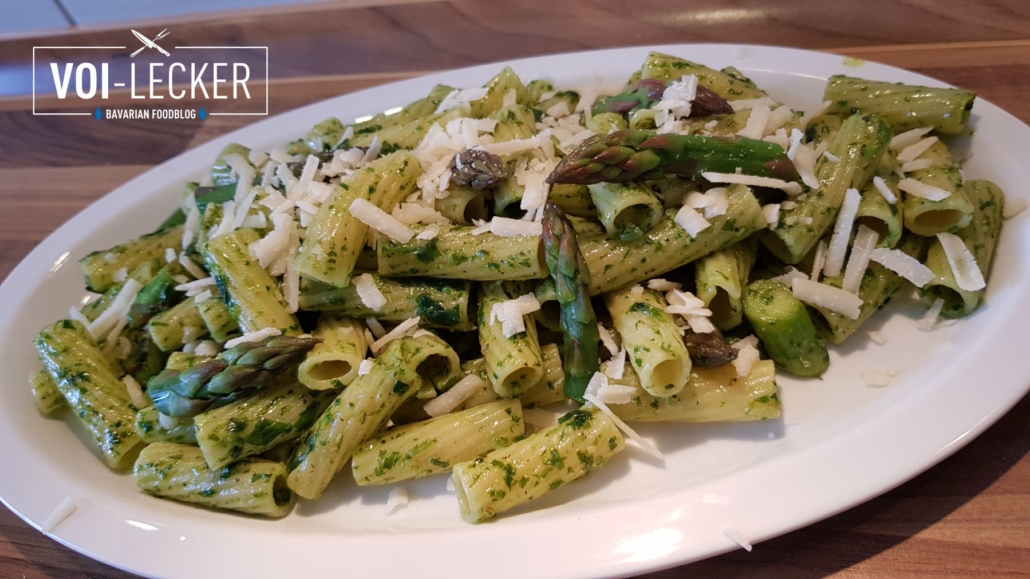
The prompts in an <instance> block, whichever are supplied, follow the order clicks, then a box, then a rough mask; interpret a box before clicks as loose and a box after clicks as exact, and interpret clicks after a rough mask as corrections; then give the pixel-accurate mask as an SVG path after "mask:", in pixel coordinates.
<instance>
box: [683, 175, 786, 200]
mask: <svg viewBox="0 0 1030 579" xmlns="http://www.w3.org/2000/svg"><path fill="white" fill-rule="evenodd" d="M701 176H702V177H704V178H705V179H706V180H707V181H708V182H709V183H735V184H740V185H749V186H752V187H768V188H770V189H780V190H781V191H786V192H787V194H788V195H796V194H798V193H801V188H800V186H799V185H798V184H797V183H790V182H787V181H784V180H782V179H773V178H772V177H758V176H755V175H741V174H740V173H713V172H711V171H705V172H703V173H701Z"/></svg>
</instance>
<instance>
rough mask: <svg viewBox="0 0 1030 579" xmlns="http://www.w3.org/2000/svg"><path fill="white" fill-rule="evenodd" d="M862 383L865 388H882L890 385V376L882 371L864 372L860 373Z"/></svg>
mask: <svg viewBox="0 0 1030 579" xmlns="http://www.w3.org/2000/svg"><path fill="white" fill-rule="evenodd" d="M862 381H864V382H865V385H866V386H870V387H873V388H882V387H884V386H887V385H889V384H890V383H891V377H890V374H888V373H887V372H884V371H882V370H866V371H865V372H862Z"/></svg>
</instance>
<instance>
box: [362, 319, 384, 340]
mask: <svg viewBox="0 0 1030 579" xmlns="http://www.w3.org/2000/svg"><path fill="white" fill-rule="evenodd" d="M365 325H367V326H368V329H369V330H371V331H372V335H373V336H375V339H376V340H378V339H379V338H382V337H383V336H385V335H386V328H384V327H383V325H382V324H380V323H379V320H377V319H375V318H365ZM371 341H373V342H374V341H375V340H371Z"/></svg>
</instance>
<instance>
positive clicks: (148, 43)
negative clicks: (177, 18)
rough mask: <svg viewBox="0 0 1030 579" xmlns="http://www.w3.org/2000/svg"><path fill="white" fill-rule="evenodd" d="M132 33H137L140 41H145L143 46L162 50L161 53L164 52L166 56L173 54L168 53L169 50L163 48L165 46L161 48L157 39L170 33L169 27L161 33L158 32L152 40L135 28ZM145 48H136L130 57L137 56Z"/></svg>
mask: <svg viewBox="0 0 1030 579" xmlns="http://www.w3.org/2000/svg"><path fill="white" fill-rule="evenodd" d="M132 33H133V34H135V35H136V38H139V41H140V42H142V43H143V48H153V49H154V50H157V51H158V52H160V53H161V54H163V55H165V56H171V54H168V51H166V50H165V49H163V48H161V47H160V46H158V45H157V41H158V40H161V39H162V38H164V37H165V35H166V34H168V29H167V28H165V29H164V30H162V31H161V32H160V33H158V35H157V36H155V37H154V40H150V39H149V38H147V37H146V36H143V35H142V34H140V33H139V32H136V31H135V30H133V31H132ZM143 48H140V49H138V50H136V52H133V53H132V54H130V55H129V58H136V55H137V54H139V53H141V52H143Z"/></svg>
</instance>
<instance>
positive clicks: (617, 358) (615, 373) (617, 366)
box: [604, 348, 626, 380]
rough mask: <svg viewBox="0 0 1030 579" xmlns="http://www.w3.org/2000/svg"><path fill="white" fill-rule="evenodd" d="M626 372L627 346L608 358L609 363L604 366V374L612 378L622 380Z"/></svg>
mask: <svg viewBox="0 0 1030 579" xmlns="http://www.w3.org/2000/svg"><path fill="white" fill-rule="evenodd" d="M625 373H626V348H620V349H619V351H618V352H617V353H616V354H615V355H614V356H612V357H611V358H609V359H608V363H607V364H606V365H605V367H604V375H605V376H607V377H609V378H611V379H612V380H622V377H623V375H625Z"/></svg>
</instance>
